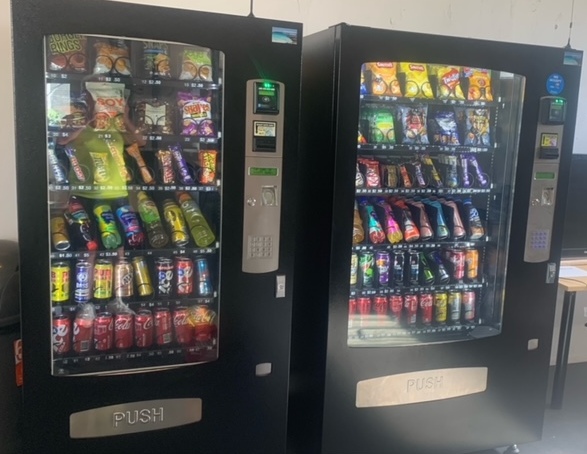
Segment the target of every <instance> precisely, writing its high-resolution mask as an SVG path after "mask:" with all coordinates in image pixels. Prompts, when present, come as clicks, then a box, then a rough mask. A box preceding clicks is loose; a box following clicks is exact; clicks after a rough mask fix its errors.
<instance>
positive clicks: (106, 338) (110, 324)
mask: <svg viewBox="0 0 587 454" xmlns="http://www.w3.org/2000/svg"><path fill="white" fill-rule="evenodd" d="M113 334H114V317H112V314H111V313H110V312H101V313H100V314H98V315H97V316H96V318H95V319H94V348H95V349H96V350H98V351H100V352H105V351H108V350H110V349H112V344H113V341H114V336H113Z"/></svg>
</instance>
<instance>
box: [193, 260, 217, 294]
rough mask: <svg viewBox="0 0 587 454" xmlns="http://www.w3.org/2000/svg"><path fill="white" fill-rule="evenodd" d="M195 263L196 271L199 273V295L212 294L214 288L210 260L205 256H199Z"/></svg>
mask: <svg viewBox="0 0 587 454" xmlns="http://www.w3.org/2000/svg"><path fill="white" fill-rule="evenodd" d="M195 265H196V266H195V267H196V272H197V273H198V276H197V279H198V296H212V294H213V293H214V288H213V287H212V280H211V279H210V268H209V267H208V260H206V259H205V258H204V257H197V258H196V264H195Z"/></svg>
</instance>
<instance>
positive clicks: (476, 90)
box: [463, 68, 493, 101]
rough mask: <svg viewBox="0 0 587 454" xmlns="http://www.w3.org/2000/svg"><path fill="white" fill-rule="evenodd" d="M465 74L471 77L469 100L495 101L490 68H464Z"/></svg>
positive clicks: (468, 77)
mask: <svg viewBox="0 0 587 454" xmlns="http://www.w3.org/2000/svg"><path fill="white" fill-rule="evenodd" d="M463 74H464V76H465V77H466V78H467V79H469V93H468V95H467V99H468V100H469V101H493V94H492V92H491V72H490V71H489V70H488V69H479V68H464V69H463Z"/></svg>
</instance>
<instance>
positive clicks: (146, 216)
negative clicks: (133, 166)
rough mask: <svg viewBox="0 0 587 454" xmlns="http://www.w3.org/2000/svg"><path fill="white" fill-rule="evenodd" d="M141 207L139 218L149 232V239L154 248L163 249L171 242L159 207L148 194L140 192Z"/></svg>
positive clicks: (138, 196) (138, 197) (138, 195)
mask: <svg viewBox="0 0 587 454" xmlns="http://www.w3.org/2000/svg"><path fill="white" fill-rule="evenodd" d="M137 200H138V205H139V216H140V217H141V220H142V221H143V226H144V227H145V230H146V231H147V239H148V240H149V244H150V245H151V247H153V248H162V247H163V246H165V245H166V244H167V243H168V242H169V237H168V236H167V233H165V229H164V228H163V223H162V222H161V216H159V211H158V210H157V205H155V202H153V200H151V198H150V197H149V196H148V195H147V193H146V192H144V191H140V192H139V193H138V194H137Z"/></svg>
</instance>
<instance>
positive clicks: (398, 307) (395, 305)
mask: <svg viewBox="0 0 587 454" xmlns="http://www.w3.org/2000/svg"><path fill="white" fill-rule="evenodd" d="M403 308H404V298H403V297H402V296H401V295H391V296H390V297H389V311H390V313H391V319H392V320H393V321H394V322H396V323H398V324H399V323H400V322H401V319H402V310H403Z"/></svg>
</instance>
